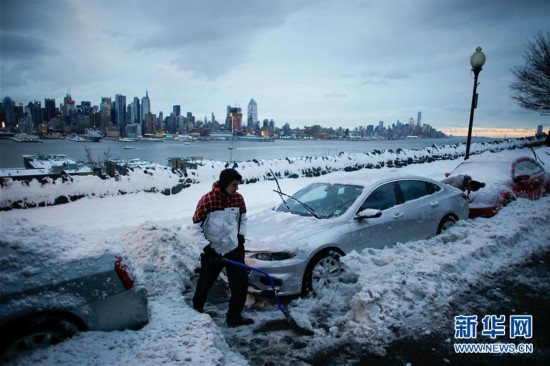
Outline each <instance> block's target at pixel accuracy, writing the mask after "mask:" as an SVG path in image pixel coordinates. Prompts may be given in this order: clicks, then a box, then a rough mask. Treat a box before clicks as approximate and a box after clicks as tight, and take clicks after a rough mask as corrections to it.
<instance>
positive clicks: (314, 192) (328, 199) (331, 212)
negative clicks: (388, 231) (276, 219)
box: [277, 183, 363, 219]
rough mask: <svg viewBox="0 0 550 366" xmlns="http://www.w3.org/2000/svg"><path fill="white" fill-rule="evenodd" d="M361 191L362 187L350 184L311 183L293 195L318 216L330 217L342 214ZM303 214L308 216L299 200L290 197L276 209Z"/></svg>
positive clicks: (308, 213) (306, 210)
mask: <svg viewBox="0 0 550 366" xmlns="http://www.w3.org/2000/svg"><path fill="white" fill-rule="evenodd" d="M362 193H363V187H361V186H356V185H351V184H328V183H313V184H310V185H309V186H307V187H305V188H303V189H301V190H299V191H298V192H296V193H295V194H294V195H293V196H294V197H295V198H297V199H298V200H299V201H301V202H303V203H304V204H306V205H308V207H310V208H311V209H313V211H314V212H315V214H316V215H317V216H318V217H320V218H323V219H325V218H330V217H337V216H340V215H342V214H343V213H344V212H346V211H347V210H348V208H349V207H350V206H351V205H352V204H353V203H354V202H355V201H356V200H357V198H358V197H359V196H360V195H361V194H362ZM289 209H290V211H291V212H292V213H294V214H297V215H303V216H310V215H311V212H309V211H308V209H307V208H306V207H304V206H303V205H302V204H301V203H300V202H298V201H296V200H293V199H292V198H290V197H289V198H287V199H286V204H281V205H280V206H279V207H278V208H277V211H282V212H289Z"/></svg>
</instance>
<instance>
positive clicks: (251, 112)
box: [246, 99, 258, 129]
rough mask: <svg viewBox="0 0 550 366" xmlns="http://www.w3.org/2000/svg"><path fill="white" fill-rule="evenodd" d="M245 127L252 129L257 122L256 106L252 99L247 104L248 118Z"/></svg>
mask: <svg viewBox="0 0 550 366" xmlns="http://www.w3.org/2000/svg"><path fill="white" fill-rule="evenodd" d="M246 121H247V123H246V126H247V127H248V128H250V129H252V128H254V125H255V124H256V122H258V104H257V103H256V101H255V100H254V99H250V102H248V118H247V120H246Z"/></svg>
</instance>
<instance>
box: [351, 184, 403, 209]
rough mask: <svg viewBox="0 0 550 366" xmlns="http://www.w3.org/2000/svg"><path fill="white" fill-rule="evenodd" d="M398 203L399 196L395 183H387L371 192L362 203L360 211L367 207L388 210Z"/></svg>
mask: <svg viewBox="0 0 550 366" xmlns="http://www.w3.org/2000/svg"><path fill="white" fill-rule="evenodd" d="M396 204H397V198H396V196H395V189H394V183H386V184H384V185H381V186H380V187H378V188H376V189H375V190H374V191H372V192H371V194H369V196H368V197H367V199H366V200H365V201H364V202H363V204H362V205H361V208H360V209H359V211H363V210H365V209H367V208H372V209H375V210H381V211H383V210H387V209H388V208H390V207H393V206H395V205H396Z"/></svg>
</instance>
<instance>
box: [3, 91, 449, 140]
mask: <svg viewBox="0 0 550 366" xmlns="http://www.w3.org/2000/svg"><path fill="white" fill-rule="evenodd" d="M126 98H127V96H125V95H121V94H118V93H117V94H116V95H115V97H114V98H112V97H105V96H101V98H100V100H101V102H100V103H98V104H93V103H92V102H91V101H84V100H82V101H80V103H79V102H78V101H77V100H75V98H73V97H72V95H71V94H70V92H67V94H65V96H64V97H63V100H62V102H60V103H59V105H58V104H57V103H56V102H55V100H56V99H55V98H44V107H42V105H41V102H40V101H39V100H34V101H29V102H28V103H23V102H19V101H15V100H13V99H12V98H11V97H9V96H6V97H5V98H3V99H1V100H0V106H1V108H0V116H2V121H0V123H2V126H1V127H2V128H4V127H8V128H13V127H14V126H16V125H17V124H18V125H19V128H20V129H21V128H22V129H23V130H25V131H29V130H31V129H33V128H34V129H39V124H42V122H44V123H47V124H48V125H50V123H51V121H50V119H52V121H55V125H56V126H57V128H59V126H60V125H59V123H61V124H62V125H64V126H65V127H68V128H69V127H70V128H72V129H77V130H78V129H83V128H92V129H94V128H99V129H101V130H105V129H107V128H109V129H111V131H112V128H115V129H117V130H118V131H119V132H120V135H121V136H126V135H127V132H126V131H125V129H126V126H130V128H131V129H132V133H134V132H135V131H134V128H135V124H138V125H140V129H141V130H145V129H147V128H146V125H147V124H149V125H150V122H149V123H148V122H147V114H149V112H151V109H150V105H151V101H150V98H149V93H148V90H146V91H145V96H144V97H142V98H141V107H140V102H139V100H140V98H139V97H133V102H128V103H127V102H126ZM130 99H131V97H129V98H128V100H130ZM2 102H4V103H3V104H2ZM8 104H11V105H12V107H8ZM16 106H18V107H19V109H20V113H24V114H25V115H27V114H28V119H22V118H23V115H18V114H17V111H15V110H13V109H12V110H11V112H9V110H10V108H13V107H16ZM111 110H112V112H113V113H111ZM56 111H57V112H58V113H59V118H57V116H56ZM71 111H74V112H75V114H72V113H71ZM92 111H95V112H96V119H95V120H91V119H90V116H91V115H92ZM181 111H182V110H181V106H180V105H173V106H172V111H171V112H167V113H166V114H164V113H163V111H159V113H158V115H157V113H154V112H153V113H150V114H151V117H153V118H155V120H156V121H157V123H158V127H159V129H164V128H166V129H167V130H168V131H167V132H169V133H172V132H185V130H183V131H181V130H179V128H178V126H176V125H178V124H179V123H184V121H185V123H188V122H191V123H192V124H193V126H194V125H195V116H194V115H193V112H192V111H187V112H186V113H185V114H186V117H187V118H186V117H184V114H183V113H182V112H181ZM226 112H227V113H226V117H225V122H224V121H223V120H215V119H214V116H215V114H214V113H212V114H211V119H210V120H208V119H207V117H206V115H205V117H204V123H207V122H209V123H214V122H215V123H218V124H219V126H220V128H222V129H231V130H233V129H236V131H239V132H244V131H247V130H249V131H255V132H261V130H262V129H263V128H265V127H266V125H268V126H270V127H269V130H270V131H271V133H273V131H274V128H275V121H274V120H273V119H270V118H268V117H266V118H262V119H261V120H260V119H259V118H258V104H257V103H256V101H255V100H254V98H251V99H250V101H249V103H248V108H247V115H246V116H244V117H246V119H244V117H243V113H242V109H241V108H238V107H232V106H227V107H226ZM71 115H72V116H71ZM79 115H80V116H88V118H87V119H83V120H80V121H77V120H76V119H75V118H78V117H77V116H79ZM172 118H173V119H172ZM18 119H21V120H19V121H18ZM421 119H422V111H418V113H417V119H414V118H413V117H409V118H408V121H407V120H404V121H401V120H397V121H394V122H393V123H392V122H391V121H383V120H379V121H376V122H374V121H370V122H367V123H365V124H359V125H356V126H353V127H346V126H337V125H328V126H327V125H320V124H319V123H316V122H312V123H311V124H309V125H305V126H294V127H293V129H295V128H298V129H302V128H306V129H308V128H317V127H320V128H321V129H323V130H331V129H334V130H339V129H340V130H349V131H351V132H353V131H355V132H361V131H367V130H368V128H371V132H370V134H371V135H372V134H373V132H375V131H374V127H375V125H379V126H380V128H381V130H383V128H382V127H385V126H384V124H385V123H386V126H388V128H390V129H391V126H394V127H395V126H396V125H397V127H398V129H399V126H400V125H418V131H417V130H414V131H413V130H411V132H414V134H417V133H418V134H422V133H421V130H422V128H424V129H426V128H427V129H428V131H433V132H434V133H437V134H439V133H440V131H438V130H437V129H436V128H435V127H434V126H432V125H430V124H428V123H422V121H421ZM29 121H32V124H33V125H34V126H30V125H28V123H30V122H29ZM94 121H95V122H96V123H97V125H93V124H94ZM121 121H122V122H121ZM197 122H199V123H202V122H203V121H202V120H200V119H198V120H197ZM260 122H262V124H260ZM21 123H23V126H21ZM82 123H84V124H87V125H86V126H84V125H82ZM279 123H280V124H281V126H283V125H284V126H285V127H287V126H289V123H288V122H282V123H281V122H279ZM132 124H133V126H131V125H132ZM174 124H175V125H174ZM182 126H183V125H182ZM230 126H233V127H230ZM262 126H263V127H262ZM49 127H50V128H52V127H53V125H50V126H49ZM193 128H194V127H193ZM203 128H204V126H201V129H203ZM278 128H280V126H278ZM103 132H105V131H103ZM195 132H196V131H195ZM441 132H442V131H441ZM149 133H152V131H149ZM362 133H364V132H362ZM402 137H404V136H402Z"/></svg>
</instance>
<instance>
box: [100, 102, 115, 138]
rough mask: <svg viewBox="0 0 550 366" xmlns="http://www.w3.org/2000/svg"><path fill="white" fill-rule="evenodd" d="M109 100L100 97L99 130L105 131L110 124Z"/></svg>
mask: <svg viewBox="0 0 550 366" xmlns="http://www.w3.org/2000/svg"><path fill="white" fill-rule="evenodd" d="M111 108H112V107H111V98H104V97H101V105H100V106H99V110H100V114H101V129H102V130H103V131H105V129H106V128H107V127H110V124H111Z"/></svg>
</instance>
